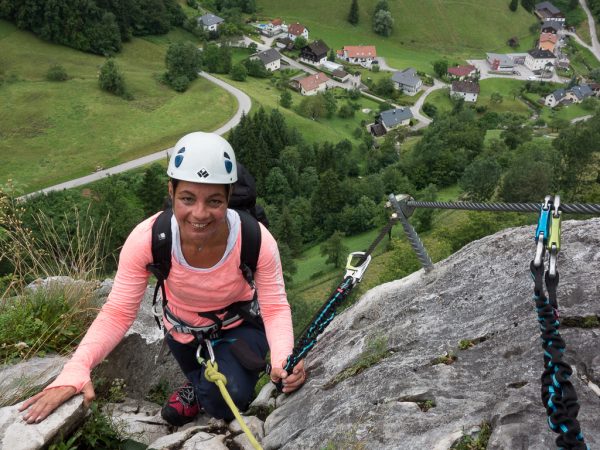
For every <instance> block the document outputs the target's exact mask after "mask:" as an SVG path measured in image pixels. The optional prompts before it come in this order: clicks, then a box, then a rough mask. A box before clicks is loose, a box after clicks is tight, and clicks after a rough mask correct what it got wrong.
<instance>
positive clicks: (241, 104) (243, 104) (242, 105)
mask: <svg viewBox="0 0 600 450" xmlns="http://www.w3.org/2000/svg"><path fill="white" fill-rule="evenodd" d="M199 75H200V76H201V77H203V78H206V79H207V80H209V81H211V82H213V83H215V84H217V85H219V86H221V87H222V88H223V89H225V90H226V91H228V92H230V93H231V94H233V95H234V96H235V98H236V99H237V102H238V109H237V111H236V113H235V115H234V116H233V117H232V118H231V119H229V121H227V123H226V124H225V125H223V126H222V127H220V128H218V129H217V130H214V133H217V134H221V135H222V134H224V133H226V132H227V131H229V130H231V129H232V128H233V127H235V126H236V125H237V124H238V123H239V122H240V119H241V117H242V114H243V113H244V114H247V113H248V112H249V111H250V107H251V106H252V101H251V100H250V97H248V96H247V95H246V94H245V93H243V92H242V91H240V90H239V89H237V88H235V87H233V86H231V85H229V84H227V83H225V82H224V81H221V80H219V79H218V78H215V77H213V76H212V75H209V74H207V73H205V72H200V73H199ZM171 150H172V148H167V149H164V150H161V151H159V152H156V153H152V154H151V155H146V156H143V157H141V158H138V159H134V160H133V161H128V162H126V163H123V164H119V165H118V166H115V167H111V168H110V169H105V170H100V171H98V172H94V173H93V174H90V175H87V176H85V177H82V178H77V179H75V180H71V181H67V182H65V183H61V184H57V185H55V186H50V187H47V188H44V189H42V190H40V191H37V192H32V193H30V194H27V195H24V196H23V197H21V199H26V198H28V197H32V196H34V195H37V194H40V193H46V192H51V191H61V190H63V189H70V188H73V187H77V186H82V185H84V184H88V183H91V182H92V181H97V180H100V179H102V178H104V177H106V176H108V175H112V174H115V173H121V172H125V171H127V170H130V169H133V168H135V167H139V166H143V165H145V164H148V163H151V162H154V161H158V160H160V159H163V158H164V159H168V157H169V152H170V151H171Z"/></svg>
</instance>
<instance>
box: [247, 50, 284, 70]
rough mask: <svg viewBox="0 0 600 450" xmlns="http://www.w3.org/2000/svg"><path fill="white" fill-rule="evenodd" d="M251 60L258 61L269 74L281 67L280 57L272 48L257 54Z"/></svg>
mask: <svg viewBox="0 0 600 450" xmlns="http://www.w3.org/2000/svg"><path fill="white" fill-rule="evenodd" d="M251 58H252V59H259V60H260V61H261V62H262V63H263V65H264V66H265V69H267V70H269V71H271V72H273V71H275V70H278V69H279V68H280V67H281V55H280V54H279V52H278V51H277V50H276V49H274V48H270V49H268V50H265V51H262V52H259V53H257V54H255V55H253V56H252V57H251Z"/></svg>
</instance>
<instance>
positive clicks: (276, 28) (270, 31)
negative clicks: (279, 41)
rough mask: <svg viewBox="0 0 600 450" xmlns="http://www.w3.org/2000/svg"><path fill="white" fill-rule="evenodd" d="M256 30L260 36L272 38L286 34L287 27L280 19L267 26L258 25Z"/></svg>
mask: <svg viewBox="0 0 600 450" xmlns="http://www.w3.org/2000/svg"><path fill="white" fill-rule="evenodd" d="M258 29H259V31H260V33H261V34H264V35H265V36H267V37H273V36H277V35H278V34H281V33H287V26H286V25H285V24H284V23H283V20H281V19H280V18H276V19H273V20H271V21H270V22H269V23H267V24H259V25H258Z"/></svg>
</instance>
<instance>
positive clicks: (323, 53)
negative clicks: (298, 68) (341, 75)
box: [300, 40, 329, 66]
mask: <svg viewBox="0 0 600 450" xmlns="http://www.w3.org/2000/svg"><path fill="white" fill-rule="evenodd" d="M328 53H329V47H327V45H326V44H325V42H323V41H320V40H318V41H313V42H311V43H310V44H308V45H307V46H306V47H303V48H302V50H300V62H303V63H306V64H312V65H314V66H318V65H321V64H323V63H324V62H325V61H327V54H328Z"/></svg>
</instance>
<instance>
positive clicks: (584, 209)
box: [405, 200, 600, 214]
mask: <svg viewBox="0 0 600 450" xmlns="http://www.w3.org/2000/svg"><path fill="white" fill-rule="evenodd" d="M405 204H406V206H408V207H409V208H440V209H465V210H472V211H501V212H522V213H527V212H536V213H537V212H539V211H540V208H541V207H542V203H477V202H422V201H416V200H409V201H407V202H405ZM560 209H561V211H563V212H565V213H574V214H600V204H597V203H571V204H565V203H563V204H561V205H560Z"/></svg>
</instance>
